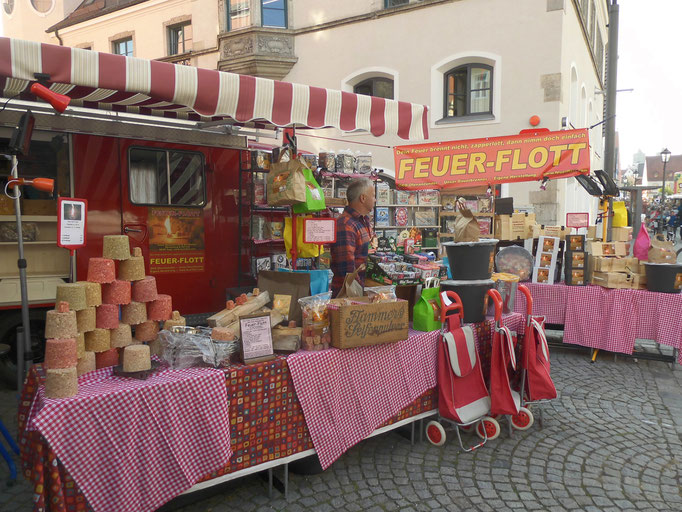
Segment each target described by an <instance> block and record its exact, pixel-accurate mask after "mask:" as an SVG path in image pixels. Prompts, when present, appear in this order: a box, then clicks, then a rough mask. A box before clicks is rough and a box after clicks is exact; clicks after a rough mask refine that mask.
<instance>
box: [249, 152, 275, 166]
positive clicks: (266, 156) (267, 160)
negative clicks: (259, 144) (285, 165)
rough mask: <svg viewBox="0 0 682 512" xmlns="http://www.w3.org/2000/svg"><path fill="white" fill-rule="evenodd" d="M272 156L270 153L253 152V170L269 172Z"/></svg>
mask: <svg viewBox="0 0 682 512" xmlns="http://www.w3.org/2000/svg"><path fill="white" fill-rule="evenodd" d="M271 163H272V155H271V154H270V152H269V151H251V169H252V170H263V171H269V170H270V164H271Z"/></svg>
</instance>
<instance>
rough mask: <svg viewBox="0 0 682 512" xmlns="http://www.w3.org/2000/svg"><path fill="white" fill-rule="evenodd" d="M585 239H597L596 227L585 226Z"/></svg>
mask: <svg viewBox="0 0 682 512" xmlns="http://www.w3.org/2000/svg"><path fill="white" fill-rule="evenodd" d="M600 231H601V230H600ZM586 238H587V239H588V240H595V239H596V238H597V226H587V236H586Z"/></svg>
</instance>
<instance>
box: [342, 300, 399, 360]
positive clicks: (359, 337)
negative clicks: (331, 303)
mask: <svg viewBox="0 0 682 512" xmlns="http://www.w3.org/2000/svg"><path fill="white" fill-rule="evenodd" d="M369 300H371V299H370V298H369V297H358V298H357V299H353V300H352V303H351V304H349V305H340V306H338V307H337V308H333V307H331V308H329V312H330V316H331V332H332V346H333V347H336V348H340V349H345V348H354V347H365V346H369V345H378V344H381V343H395V342H397V341H402V340H405V339H407V336H408V323H409V312H408V302H407V301H404V300H400V299H397V300H395V301H394V302H368V301H369Z"/></svg>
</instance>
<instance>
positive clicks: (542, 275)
mask: <svg viewBox="0 0 682 512" xmlns="http://www.w3.org/2000/svg"><path fill="white" fill-rule="evenodd" d="M554 274H555V269H554V267H550V268H547V267H535V268H533V282H534V283H541V284H554Z"/></svg>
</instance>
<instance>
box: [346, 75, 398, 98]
mask: <svg viewBox="0 0 682 512" xmlns="http://www.w3.org/2000/svg"><path fill="white" fill-rule="evenodd" d="M353 92H354V93H355V94H364V95H366V96H376V97H378V98H386V99H387V100H392V99H393V80H391V79H390V78H381V77H375V78H368V79H367V80H363V81H362V82H360V83H359V84H357V85H356V86H355V87H353Z"/></svg>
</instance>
